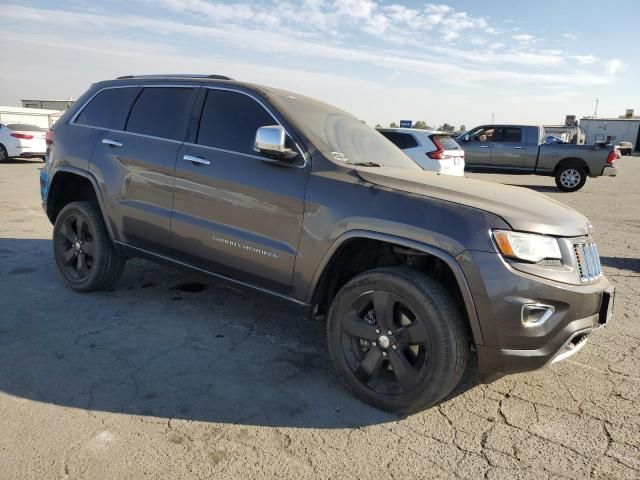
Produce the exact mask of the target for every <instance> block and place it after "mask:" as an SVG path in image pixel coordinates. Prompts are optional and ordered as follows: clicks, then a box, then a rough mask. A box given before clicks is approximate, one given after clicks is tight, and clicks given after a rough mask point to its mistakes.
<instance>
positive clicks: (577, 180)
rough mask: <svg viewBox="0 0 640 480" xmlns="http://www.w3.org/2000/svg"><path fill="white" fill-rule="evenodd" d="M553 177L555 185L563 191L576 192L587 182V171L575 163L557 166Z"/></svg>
mask: <svg viewBox="0 0 640 480" xmlns="http://www.w3.org/2000/svg"><path fill="white" fill-rule="evenodd" d="M555 177H556V186H557V187H558V188H559V189H560V190H562V191H563V192H577V191H578V190H580V189H581V188H582V187H583V186H584V184H585V183H586V182H587V172H586V171H585V170H584V168H582V167H578V166H575V165H565V166H561V167H559V168H558V171H557V172H556V176H555Z"/></svg>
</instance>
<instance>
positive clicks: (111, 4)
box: [0, 0, 640, 128]
mask: <svg viewBox="0 0 640 480" xmlns="http://www.w3.org/2000/svg"><path fill="white" fill-rule="evenodd" d="M638 19H640V1H637V0H610V1H608V2H602V1H592V0H583V1H582V2H558V1H557V0H555V1H547V0H538V1H536V0H529V1H513V0H492V1H485V2H477V1H449V2H446V3H428V2H421V1H409V0H390V1H384V0H341V1H330V0H286V1H282V0H264V1H260V2H250V1H243V0H240V1H235V0H231V1H226V2H222V1H215V0H156V1H152V0H112V1H109V0H104V1H93V2H92V1H86V0H67V1H60V0H56V1H53V0H33V1H24V0H0V24H1V25H2V28H1V29H0V44H1V45H2V47H1V48H0V65H1V67H0V105H20V99H23V98H46V99H67V98H77V97H78V96H80V95H81V94H82V92H83V91H84V90H86V89H87V88H88V87H89V85H90V84H92V83H94V82H96V81H100V80H104V79H110V78H115V77H117V76H120V75H130V74H149V73H206V74H222V75H227V76H230V77H232V78H235V79H237V80H242V81H248V82H254V83H260V84H264V85H269V86H273V87H278V88H283V89H287V90H292V91H294V92H298V93H301V94H305V95H308V96H311V97H315V98H318V99H320V100H322V101H325V102H327V103H330V104H333V105H336V106H338V107H340V108H342V109H344V110H347V111H350V112H351V113H353V114H354V115H356V116H357V117H358V118H361V119H363V120H365V121H366V122H367V123H369V124H370V125H374V124H376V123H381V124H384V125H387V124H388V123H389V122H392V121H395V122H398V121H399V120H401V119H405V120H413V121H417V120H424V121H426V122H427V123H428V124H430V125H435V126H438V125H441V124H442V123H444V122H448V123H450V124H453V125H455V126H456V127H457V126H459V125H461V124H464V125H466V126H467V127H468V128H470V127H472V126H474V125H478V124H481V123H488V122H490V121H491V118H492V115H493V118H495V121H496V122H514V123H544V124H551V123H561V122H563V121H564V116H565V115H566V114H575V115H578V116H579V117H580V116H584V115H592V114H593V113H594V109H595V102H596V98H597V99H599V107H598V115H601V116H618V115H621V114H623V113H624V111H625V109H627V108H635V109H636V112H638V113H640V87H639V86H640V81H639V80H640V65H639V63H640V50H639V47H638V45H639V44H638V38H639V37H638V28H637V22H638Z"/></svg>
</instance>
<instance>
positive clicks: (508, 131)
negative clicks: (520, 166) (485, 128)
mask: <svg viewBox="0 0 640 480" xmlns="http://www.w3.org/2000/svg"><path fill="white" fill-rule="evenodd" d="M492 142H512V143H520V142H522V129H520V128H514V127H500V128H498V129H497V132H496V134H495V135H494V138H493V139H492Z"/></svg>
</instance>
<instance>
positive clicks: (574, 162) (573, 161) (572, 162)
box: [553, 157, 591, 175]
mask: <svg viewBox="0 0 640 480" xmlns="http://www.w3.org/2000/svg"><path fill="white" fill-rule="evenodd" d="M569 166H572V167H580V168H582V169H583V170H584V171H585V172H587V175H591V171H590V170H589V165H587V162H585V161H584V160H583V159H582V158H578V157H568V158H563V159H562V160H560V161H559V162H558V165H556V168H555V169H554V170H553V174H554V175H555V174H556V173H558V171H560V169H561V168H563V167H569Z"/></svg>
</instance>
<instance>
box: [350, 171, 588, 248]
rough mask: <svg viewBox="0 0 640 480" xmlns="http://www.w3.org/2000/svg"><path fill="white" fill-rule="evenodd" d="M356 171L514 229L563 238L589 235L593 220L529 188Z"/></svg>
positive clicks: (419, 173) (411, 173)
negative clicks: (495, 217) (478, 212)
mask: <svg viewBox="0 0 640 480" xmlns="http://www.w3.org/2000/svg"><path fill="white" fill-rule="evenodd" d="M356 171H357V173H358V175H359V176H360V177H361V178H362V179H363V180H365V181H367V182H370V183H373V184H375V185H379V186H382V187H387V188H392V189H394V190H401V191H404V192H408V193H413V194H416V195H424V196H426V197H432V198H437V199H440V200H445V201H447V202H454V203H459V204H461V205H466V206H469V207H473V208H477V209H480V210H484V211H485V212H490V213H493V214H495V215H498V216H500V217H502V219H503V220H505V221H506V222H507V223H508V224H509V225H511V228H513V229H514V230H520V231H523V232H533V233H542V234H547V235H556V236H559V237H577V236H581V235H586V234H588V233H589V221H588V220H587V218H586V217H585V216H584V215H582V214H580V213H578V212H576V211H575V210H573V209H572V208H569V207H567V206H566V205H564V204H562V203H560V202H557V201H555V200H552V199H550V198H549V197H546V196H544V195H542V194H540V193H538V192H535V191H532V190H530V189H528V188H522V187H512V186H508V185H500V184H497V183H491V182H485V181H482V180H475V179H473V178H466V177H453V176H450V175H438V174H435V173H432V172H426V171H424V170H408V169H400V168H389V167H379V168H358V169H357V170H356Z"/></svg>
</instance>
